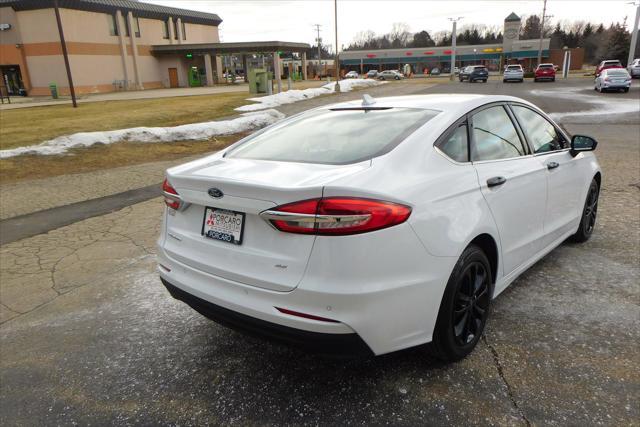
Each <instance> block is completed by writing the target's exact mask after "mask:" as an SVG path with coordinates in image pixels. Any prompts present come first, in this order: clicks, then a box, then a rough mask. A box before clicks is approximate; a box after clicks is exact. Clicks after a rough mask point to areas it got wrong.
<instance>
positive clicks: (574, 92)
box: [530, 87, 640, 123]
mask: <svg viewBox="0 0 640 427" xmlns="http://www.w3.org/2000/svg"><path fill="white" fill-rule="evenodd" d="M592 89H593V88H592V87H572V88H561V89H533V90H531V91H530V93H531V95H533V96H548V97H552V98H553V97H555V98H559V99H572V100H575V101H577V102H580V103H585V104H591V105H593V106H594V108H592V109H590V110H581V111H568V112H557V113H550V114H549V116H550V117H551V118H552V119H554V120H558V121H562V119H566V118H572V119H580V118H584V121H585V122H588V123H593V122H594V119H595V117H594V116H597V117H598V119H595V120H596V121H601V122H605V121H608V120H610V119H613V118H615V116H617V115H620V114H630V113H636V114H637V113H640V102H638V100H637V99H629V98H618V99H616V98H614V97H613V96H606V95H605V94H600V93H595V92H594V94H588V93H585V92H586V91H588V90H592Z"/></svg>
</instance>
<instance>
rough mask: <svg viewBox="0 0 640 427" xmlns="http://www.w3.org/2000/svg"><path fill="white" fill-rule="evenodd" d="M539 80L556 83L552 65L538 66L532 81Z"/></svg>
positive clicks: (554, 70)
mask: <svg viewBox="0 0 640 427" xmlns="http://www.w3.org/2000/svg"><path fill="white" fill-rule="evenodd" d="M540 80H551V81H552V82H555V81H556V69H555V67H554V66H553V64H540V65H538V67H537V68H536V71H535V72H534V75H533V81H534V82H539V81H540Z"/></svg>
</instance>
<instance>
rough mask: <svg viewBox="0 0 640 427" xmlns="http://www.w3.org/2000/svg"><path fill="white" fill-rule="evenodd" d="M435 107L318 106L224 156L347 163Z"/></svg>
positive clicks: (385, 148)
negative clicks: (333, 107) (325, 107)
mask: <svg viewBox="0 0 640 427" xmlns="http://www.w3.org/2000/svg"><path fill="white" fill-rule="evenodd" d="M438 113H439V112H438V111H434V110H423V109H414V108H390V109H384V110H382V109H380V110H371V109H370V110H363V109H353V110H319V111H311V112H309V113H306V114H303V115H301V116H299V117H298V118H297V119H295V120H294V121H291V122H289V123H286V124H283V125H282V126H278V127H275V128H273V129H269V130H266V131H265V132H262V133H259V134H257V135H256V136H255V137H253V138H250V139H249V140H247V141H245V142H244V143H242V144H240V145H238V146H237V147H235V148H233V149H232V150H231V151H229V152H228V153H227V154H226V155H225V157H229V158H238V159H257V160H274V161H281V162H302V163H321V164H348V163H356V162H360V161H363V160H368V159H371V158H373V157H376V156H380V155H382V154H384V153H387V152H389V151H391V150H392V149H393V148H394V147H396V146H397V145H398V144H399V143H400V142H402V141H403V140H404V139H405V138H406V137H407V136H409V135H410V134H411V133H412V132H414V131H415V130H416V129H418V128H419V127H420V126H422V125H423V124H425V123H426V122H428V121H429V120H431V119H432V118H433V117H435V116H436V115H437V114H438Z"/></svg>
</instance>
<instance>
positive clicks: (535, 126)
mask: <svg viewBox="0 0 640 427" xmlns="http://www.w3.org/2000/svg"><path fill="white" fill-rule="evenodd" d="M511 108H512V109H513V112H514V114H515V115H516V117H517V119H518V123H520V126H521V127H522V130H523V131H524V133H525V134H526V136H527V139H528V140H529V142H530V143H531V145H532V146H533V152H534V153H536V154H537V153H546V152H549V151H556V150H562V149H563V148H565V146H566V144H565V141H564V138H563V137H562V135H561V134H559V133H558V131H557V130H556V128H555V126H553V125H552V124H551V123H549V121H547V119H545V118H544V117H542V116H541V115H540V114H538V113H536V112H535V111H533V110H531V109H529V108H526V107H521V106H519V105H513V106H512V107H511Z"/></svg>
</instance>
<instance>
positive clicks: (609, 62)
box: [596, 59, 624, 77]
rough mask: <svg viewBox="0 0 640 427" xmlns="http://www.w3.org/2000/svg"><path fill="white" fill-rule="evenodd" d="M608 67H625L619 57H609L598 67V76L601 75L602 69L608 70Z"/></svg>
mask: <svg viewBox="0 0 640 427" xmlns="http://www.w3.org/2000/svg"><path fill="white" fill-rule="evenodd" d="M607 68H624V67H623V66H622V63H621V62H620V61H619V60H617V59H607V60H606V61H602V62H601V63H600V64H598V67H597V68H596V77H597V76H599V75H600V73H601V72H602V70H606V69H607Z"/></svg>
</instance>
